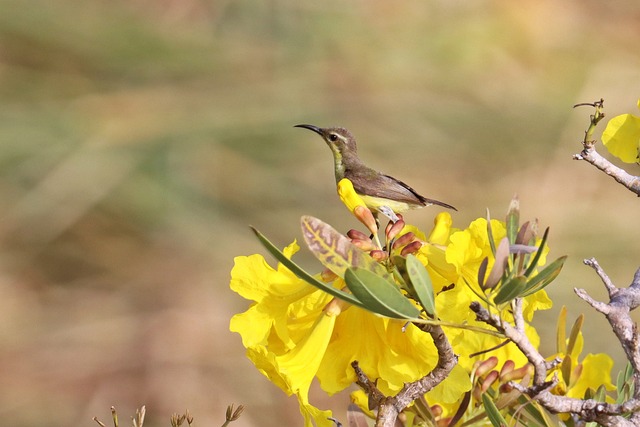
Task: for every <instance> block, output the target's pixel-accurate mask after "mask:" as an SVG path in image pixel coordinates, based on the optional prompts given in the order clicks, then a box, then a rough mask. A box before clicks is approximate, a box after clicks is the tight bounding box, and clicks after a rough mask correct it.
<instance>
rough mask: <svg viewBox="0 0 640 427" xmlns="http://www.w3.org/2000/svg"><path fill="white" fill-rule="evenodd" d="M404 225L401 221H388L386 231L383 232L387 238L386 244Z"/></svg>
mask: <svg viewBox="0 0 640 427" xmlns="http://www.w3.org/2000/svg"><path fill="white" fill-rule="evenodd" d="M404 226H405V223H404V221H403V220H401V219H399V220H398V221H396V222H395V223H393V222H391V221H389V224H388V225H387V229H386V230H385V236H387V242H388V241H391V240H392V239H394V238H395V237H396V236H397V235H398V234H399V233H400V232H401V231H402V229H403V228H404Z"/></svg>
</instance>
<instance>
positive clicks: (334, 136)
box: [329, 133, 338, 142]
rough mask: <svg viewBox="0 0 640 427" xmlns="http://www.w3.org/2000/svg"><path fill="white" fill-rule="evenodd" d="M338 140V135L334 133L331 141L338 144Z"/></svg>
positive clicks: (330, 137) (330, 138)
mask: <svg viewBox="0 0 640 427" xmlns="http://www.w3.org/2000/svg"><path fill="white" fill-rule="evenodd" d="M337 140H338V135H336V134H335V133H332V134H331V135H329V141H331V142H336V141H337Z"/></svg>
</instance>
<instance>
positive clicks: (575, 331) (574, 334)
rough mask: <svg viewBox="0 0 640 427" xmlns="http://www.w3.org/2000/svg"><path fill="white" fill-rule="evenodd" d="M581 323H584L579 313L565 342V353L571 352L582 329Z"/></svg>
mask: <svg viewBox="0 0 640 427" xmlns="http://www.w3.org/2000/svg"><path fill="white" fill-rule="evenodd" d="M583 324H584V314H581V315H580V316H578V317H577V318H576V321H575V322H573V326H572V327H571V333H570V334H569V342H568V343H567V354H573V348H574V347H575V346H576V342H577V341H578V335H580V331H581V330H582V325H583ZM567 384H568V383H567Z"/></svg>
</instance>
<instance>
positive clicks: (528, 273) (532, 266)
mask: <svg viewBox="0 0 640 427" xmlns="http://www.w3.org/2000/svg"><path fill="white" fill-rule="evenodd" d="M548 237H549V227H547V228H546V229H545V230H544V234H543V235H542V240H541V241H540V246H539V247H538V251H537V252H536V254H535V255H534V256H533V259H532V260H531V263H530V264H529V266H528V267H527V269H526V270H525V272H524V275H525V276H526V277H529V276H531V273H533V270H535V268H536V266H537V265H538V262H539V261H540V257H541V256H542V252H543V251H544V245H545V244H546V243H547V238H548Z"/></svg>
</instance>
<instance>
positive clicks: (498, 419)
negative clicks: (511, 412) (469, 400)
mask: <svg viewBox="0 0 640 427" xmlns="http://www.w3.org/2000/svg"><path fill="white" fill-rule="evenodd" d="M482 404H483V405H484V410H485V411H486V413H487V417H489V421H491V424H492V425H493V427H506V425H507V421H506V420H505V419H504V418H503V416H502V414H501V413H500V411H499V410H498V408H497V407H496V405H495V404H494V403H493V400H491V397H490V396H489V395H488V394H487V393H483V394H482Z"/></svg>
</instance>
